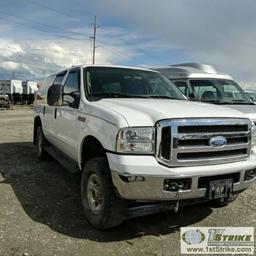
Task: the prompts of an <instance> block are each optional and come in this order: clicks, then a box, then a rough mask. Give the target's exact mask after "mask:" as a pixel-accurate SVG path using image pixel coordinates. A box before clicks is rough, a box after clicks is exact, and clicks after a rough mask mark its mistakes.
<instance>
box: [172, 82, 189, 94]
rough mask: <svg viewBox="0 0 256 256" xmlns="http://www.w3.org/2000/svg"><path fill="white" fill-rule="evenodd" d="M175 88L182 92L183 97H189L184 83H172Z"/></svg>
mask: <svg viewBox="0 0 256 256" xmlns="http://www.w3.org/2000/svg"><path fill="white" fill-rule="evenodd" d="M174 84H175V85H176V87H177V88H178V89H179V90H180V91H181V92H182V94H183V95H185V96H187V97H189V96H190V95H189V89H188V85H187V83H186V82H185V81H174Z"/></svg>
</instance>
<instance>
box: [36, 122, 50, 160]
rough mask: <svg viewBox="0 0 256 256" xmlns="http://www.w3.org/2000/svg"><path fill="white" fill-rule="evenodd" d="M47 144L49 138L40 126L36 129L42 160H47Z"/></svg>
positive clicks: (37, 145) (37, 143)
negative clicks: (46, 137)
mask: <svg viewBox="0 0 256 256" xmlns="http://www.w3.org/2000/svg"><path fill="white" fill-rule="evenodd" d="M46 145H47V140H46V139H45V137H44V134H43V131H42V127H41V126H38V128H37V131H36V149H37V155H38V158H39V159H40V160H46V159H47V158H48V157H49V155H48V153H47V152H46V151H45V149H44V148H45V146H46Z"/></svg>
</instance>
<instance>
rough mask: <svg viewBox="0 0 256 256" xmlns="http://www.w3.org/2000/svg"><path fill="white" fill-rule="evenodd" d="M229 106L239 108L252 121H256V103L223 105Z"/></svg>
mask: <svg viewBox="0 0 256 256" xmlns="http://www.w3.org/2000/svg"><path fill="white" fill-rule="evenodd" d="M225 106H227V107H229V108H232V109H236V110H239V111H240V112H242V113H244V114H246V116H247V117H248V118H250V119H252V120H253V121H256V105H225Z"/></svg>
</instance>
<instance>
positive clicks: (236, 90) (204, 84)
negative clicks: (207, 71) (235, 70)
mask: <svg viewBox="0 0 256 256" xmlns="http://www.w3.org/2000/svg"><path fill="white" fill-rule="evenodd" d="M190 85H191V89H192V91H193V93H194V95H195V97H196V99H197V100H200V101H204V102H212V103H218V104H252V102H251V101H250V99H249V97H248V96H247V95H246V94H245V93H244V91H243V90H242V89H241V88H240V86H239V85H238V84H236V83H235V82H234V81H232V80H225V79H211V80H210V79H200V80H199V79H198V80H196V79H195V80H190Z"/></svg>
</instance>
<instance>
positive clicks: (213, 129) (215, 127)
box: [156, 118, 251, 166]
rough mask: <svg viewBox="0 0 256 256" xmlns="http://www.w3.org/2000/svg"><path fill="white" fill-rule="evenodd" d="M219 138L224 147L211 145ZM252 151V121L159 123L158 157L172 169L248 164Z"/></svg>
mask: <svg viewBox="0 0 256 256" xmlns="http://www.w3.org/2000/svg"><path fill="white" fill-rule="evenodd" d="M216 136H222V137H224V138H225V139H226V144H225V145H223V146H213V145H211V144H210V143H209V142H210V140H211V139H212V138H214V137H216ZM250 149H251V121H250V120H249V119H231V118H225V119H224V118H223V119H215V118H212V119H192V118H191V119H173V120H163V121H159V122H158V123H157V148H156V154H157V155H156V157H157V159H158V161H159V162H162V163H164V164H166V165H168V166H192V165H203V164H219V163H228V162H234V161H241V160H246V159H247V157H248V156H249V154H250Z"/></svg>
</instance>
